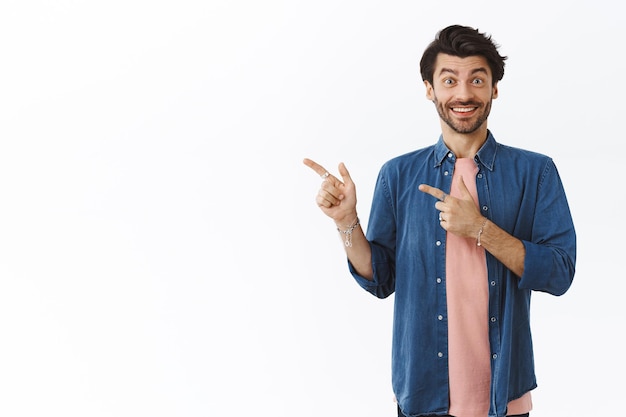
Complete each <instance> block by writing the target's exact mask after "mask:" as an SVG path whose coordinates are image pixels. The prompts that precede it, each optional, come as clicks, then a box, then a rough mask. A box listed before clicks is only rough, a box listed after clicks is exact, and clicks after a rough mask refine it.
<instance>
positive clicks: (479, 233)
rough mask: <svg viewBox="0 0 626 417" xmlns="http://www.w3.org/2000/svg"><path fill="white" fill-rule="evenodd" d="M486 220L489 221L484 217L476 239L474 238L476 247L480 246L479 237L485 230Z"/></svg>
mask: <svg viewBox="0 0 626 417" xmlns="http://www.w3.org/2000/svg"><path fill="white" fill-rule="evenodd" d="M487 220H489V219H487V218H486V217H485V221H484V222H483V225H482V226H480V230H478V237H477V238H476V246H482V245H481V243H480V235H482V234H483V229H484V228H485V225H486V224H487Z"/></svg>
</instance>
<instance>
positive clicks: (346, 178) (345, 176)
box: [339, 162, 354, 185]
mask: <svg viewBox="0 0 626 417" xmlns="http://www.w3.org/2000/svg"><path fill="white" fill-rule="evenodd" d="M339 174H340V175H341V179H342V180H343V183H344V184H346V185H348V184H350V185H353V184H354V182H353V181H352V177H351V176H350V173H349V172H348V168H346V165H345V164H344V163H343V162H341V163H340V164H339Z"/></svg>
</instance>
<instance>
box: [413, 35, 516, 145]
mask: <svg viewBox="0 0 626 417" xmlns="http://www.w3.org/2000/svg"><path fill="white" fill-rule="evenodd" d="M505 59H506V57H503V56H501V55H500V54H499V53H498V51H497V45H495V44H494V43H493V42H492V41H491V37H489V36H486V35H484V34H482V33H480V32H478V30H476V29H473V28H470V27H466V26H458V25H454V26H449V27H447V28H445V29H443V30H441V31H440V32H439V33H438V34H437V36H436V38H435V40H434V41H433V42H432V43H431V44H430V45H429V46H428V47H427V48H426V50H425V51H424V55H423V56H422V60H421V62H420V67H421V73H422V79H423V80H424V84H425V86H426V97H427V98H428V99H429V100H431V101H432V102H433V103H434V104H435V107H436V109H437V112H438V113H439V117H440V118H441V121H442V122H443V124H444V125H447V127H448V128H450V129H452V131H454V132H456V133H461V134H472V133H474V132H481V131H483V130H486V126H487V118H488V117H489V113H490V111H491V101H492V100H493V99H495V98H497V97H498V87H497V84H498V81H500V80H501V79H502V76H503V75H504V60H505ZM444 125H442V126H444Z"/></svg>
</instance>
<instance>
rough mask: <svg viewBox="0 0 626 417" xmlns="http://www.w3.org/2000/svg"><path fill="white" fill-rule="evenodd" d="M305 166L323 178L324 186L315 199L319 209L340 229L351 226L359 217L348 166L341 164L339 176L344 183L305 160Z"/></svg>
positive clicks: (354, 190) (312, 162) (309, 160)
mask: <svg viewBox="0 0 626 417" xmlns="http://www.w3.org/2000/svg"><path fill="white" fill-rule="evenodd" d="M303 162H304V165H306V166H308V167H309V168H311V169H312V170H313V171H315V172H316V173H317V175H319V176H320V177H321V178H322V180H323V181H322V184H321V186H320V189H319V191H318V193H317V196H316V198H315V202H316V203H317V205H318V206H319V208H320V209H321V210H322V212H324V214H326V215H327V216H328V217H330V218H332V219H333V220H334V221H335V223H336V224H337V226H338V227H342V228H345V227H347V226H350V225H351V224H352V223H353V222H354V221H355V219H356V217H357V211H356V187H355V186H354V182H353V181H352V178H351V177H350V173H349V172H348V170H347V168H346V166H345V165H344V164H343V162H342V163H340V164H339V174H340V175H341V178H342V180H343V181H341V180H339V179H338V178H337V177H335V176H334V175H331V174H329V173H328V171H327V170H326V169H325V168H324V167H323V166H321V165H320V164H318V163H317V162H315V161H313V160H311V159H308V158H305V159H304V161H303Z"/></svg>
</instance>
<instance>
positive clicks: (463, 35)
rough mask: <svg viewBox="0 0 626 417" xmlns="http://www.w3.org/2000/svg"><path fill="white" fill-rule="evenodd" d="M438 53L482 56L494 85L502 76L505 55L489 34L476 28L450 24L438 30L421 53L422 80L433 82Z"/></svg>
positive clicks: (460, 56)
mask: <svg viewBox="0 0 626 417" xmlns="http://www.w3.org/2000/svg"><path fill="white" fill-rule="evenodd" d="M440 53H441V54H447V55H452V56H457V57H459V58H467V57H469V56H475V55H478V56H482V57H484V58H485V59H486V60H487V63H488V64H489V68H490V69H491V74H492V83H493V84H494V85H495V84H496V83H497V82H498V81H500V80H501V79H502V77H503V76H504V61H505V60H506V59H507V57H506V56H501V55H500V53H499V52H498V45H496V44H495V43H494V42H493V41H492V40H491V36H488V35H486V34H484V33H481V32H479V31H478V29H474V28H471V27H469V26H460V25H452V26H448V27H447V28H445V29H442V30H440V31H439V33H437V36H435V40H433V41H432V42H431V43H430V45H428V47H427V48H426V50H424V54H423V55H422V59H421V61H420V72H421V74H422V80H423V81H428V82H429V83H431V84H432V83H433V72H434V70H435V63H436V61H437V55H439V54H440Z"/></svg>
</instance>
